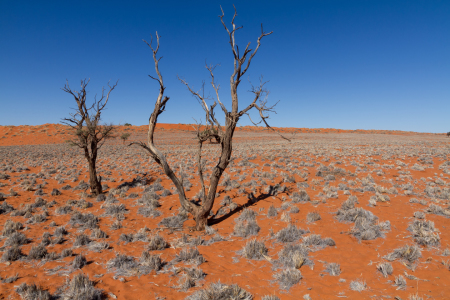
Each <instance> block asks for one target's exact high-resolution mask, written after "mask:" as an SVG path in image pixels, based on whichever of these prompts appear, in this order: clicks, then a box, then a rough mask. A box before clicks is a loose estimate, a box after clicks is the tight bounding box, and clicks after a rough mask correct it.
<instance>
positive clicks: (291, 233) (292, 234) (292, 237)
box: [275, 224, 309, 243]
mask: <svg viewBox="0 0 450 300" xmlns="http://www.w3.org/2000/svg"><path fill="white" fill-rule="evenodd" d="M308 232H309V231H306V230H303V229H301V228H298V227H295V225H292V224H289V225H288V226H287V227H286V228H283V229H281V230H280V231H278V232H277V233H276V235H275V239H276V240H277V241H278V242H280V243H291V242H296V241H298V240H299V239H300V238H301V236H302V235H303V234H305V233H308Z"/></svg>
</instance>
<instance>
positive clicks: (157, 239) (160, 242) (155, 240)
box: [147, 234, 167, 251]
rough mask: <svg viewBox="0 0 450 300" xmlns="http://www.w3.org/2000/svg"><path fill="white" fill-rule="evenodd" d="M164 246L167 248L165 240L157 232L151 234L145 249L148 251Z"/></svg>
mask: <svg viewBox="0 0 450 300" xmlns="http://www.w3.org/2000/svg"><path fill="white" fill-rule="evenodd" d="M165 248H167V242H166V241H165V240H164V238H163V237H162V236H160V235H159V234H155V235H153V236H152V237H151V238H150V241H149V243H148V245H147V250H149V251H153V250H164V249H165Z"/></svg>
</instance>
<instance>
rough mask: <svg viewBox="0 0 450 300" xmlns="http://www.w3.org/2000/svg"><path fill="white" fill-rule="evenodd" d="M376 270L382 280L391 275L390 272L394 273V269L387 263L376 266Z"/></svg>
mask: <svg viewBox="0 0 450 300" xmlns="http://www.w3.org/2000/svg"><path fill="white" fill-rule="evenodd" d="M377 270H378V271H380V273H381V274H383V276H384V278H386V277H388V275H392V272H394V268H393V267H392V265H391V264H390V263H388V262H385V263H379V264H378V265H377Z"/></svg>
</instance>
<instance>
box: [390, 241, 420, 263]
mask: <svg viewBox="0 0 450 300" xmlns="http://www.w3.org/2000/svg"><path fill="white" fill-rule="evenodd" d="M421 257H422V251H421V250H420V248H419V247H417V246H415V245H412V246H410V245H406V246H404V247H402V248H398V249H395V250H394V252H392V253H389V254H388V255H386V256H384V257H383V258H384V259H386V260H388V261H394V260H396V259H402V260H405V261H407V262H409V263H414V262H415V261H416V260H417V259H419V258H421Z"/></svg>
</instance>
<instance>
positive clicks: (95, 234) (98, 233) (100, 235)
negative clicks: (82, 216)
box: [91, 228, 108, 239]
mask: <svg viewBox="0 0 450 300" xmlns="http://www.w3.org/2000/svg"><path fill="white" fill-rule="evenodd" d="M91 237H92V238H96V239H106V238H108V235H107V234H106V232H104V231H102V230H101V229H100V228H96V229H93V230H92V232H91Z"/></svg>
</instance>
